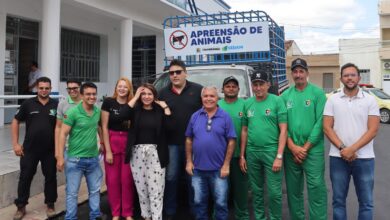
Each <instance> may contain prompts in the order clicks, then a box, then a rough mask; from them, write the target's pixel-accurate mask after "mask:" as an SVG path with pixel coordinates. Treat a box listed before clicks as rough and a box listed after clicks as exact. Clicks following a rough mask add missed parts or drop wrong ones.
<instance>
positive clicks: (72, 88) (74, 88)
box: [66, 87, 80, 91]
mask: <svg viewBox="0 0 390 220" xmlns="http://www.w3.org/2000/svg"><path fill="white" fill-rule="evenodd" d="M79 88H80V87H68V88H66V90H68V91H72V90H78V89H79Z"/></svg>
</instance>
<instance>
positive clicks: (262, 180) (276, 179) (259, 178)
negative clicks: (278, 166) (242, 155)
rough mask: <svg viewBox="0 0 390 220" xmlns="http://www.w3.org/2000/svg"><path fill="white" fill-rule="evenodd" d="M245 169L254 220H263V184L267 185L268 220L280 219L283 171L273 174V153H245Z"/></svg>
mask: <svg viewBox="0 0 390 220" xmlns="http://www.w3.org/2000/svg"><path fill="white" fill-rule="evenodd" d="M246 158H247V167H248V175H249V182H250V187H251V189H252V194H253V208H254V212H255V219H256V220H265V219H266V215H265V208H264V184H266V185H267V194H268V200H269V202H268V204H269V219H271V220H274V219H282V179H283V171H282V170H281V171H279V172H273V171H272V165H273V163H274V160H275V158H276V152H274V151H270V152H267V151H247V153H246Z"/></svg>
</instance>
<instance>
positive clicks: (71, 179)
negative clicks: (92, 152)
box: [65, 157, 103, 220]
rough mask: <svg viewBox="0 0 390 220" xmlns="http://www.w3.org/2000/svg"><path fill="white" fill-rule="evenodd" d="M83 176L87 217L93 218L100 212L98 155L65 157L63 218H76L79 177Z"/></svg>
mask: <svg viewBox="0 0 390 220" xmlns="http://www.w3.org/2000/svg"><path fill="white" fill-rule="evenodd" d="M83 176H85V179H86V182H87V187H88V194H89V209H90V213H89V219H92V220H95V219H96V218H97V217H100V216H101V213H100V186H101V183H102V177H103V173H102V169H101V168H100V164H99V157H89V158H78V157H67V158H66V162H65V177H66V215H65V220H74V219H77V198H78V193H79V189H80V183H81V178H82V177H83Z"/></svg>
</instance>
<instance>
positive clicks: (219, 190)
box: [192, 169, 229, 220]
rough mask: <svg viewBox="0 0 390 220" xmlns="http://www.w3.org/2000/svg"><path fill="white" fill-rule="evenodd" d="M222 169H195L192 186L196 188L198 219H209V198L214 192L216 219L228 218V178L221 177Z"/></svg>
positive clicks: (195, 205) (195, 203)
mask: <svg viewBox="0 0 390 220" xmlns="http://www.w3.org/2000/svg"><path fill="white" fill-rule="evenodd" d="M220 175H221V174H220V171H219V170H216V171H202V170H196V169H195V170H194V175H193V176H192V187H193V189H194V208H195V216H196V219H197V220H208V213H207V210H208V200H209V194H210V193H211V194H212V197H213V201H214V212H215V213H214V214H215V216H214V217H215V219H216V220H227V219H228V215H229V212H228V204H227V199H228V185H229V184H228V178H227V177H225V178H221V177H220Z"/></svg>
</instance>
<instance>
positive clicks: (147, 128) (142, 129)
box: [135, 109, 160, 144]
mask: <svg viewBox="0 0 390 220" xmlns="http://www.w3.org/2000/svg"><path fill="white" fill-rule="evenodd" d="M153 114H157V112H156V111H153V109H150V110H146V109H142V110H141V113H140V116H139V117H140V120H139V127H138V130H137V136H136V140H137V141H136V143H135V144H157V137H156V136H157V134H156V132H157V129H158V126H160V125H157V123H156V122H155V121H154V118H155V117H154V116H153Z"/></svg>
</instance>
